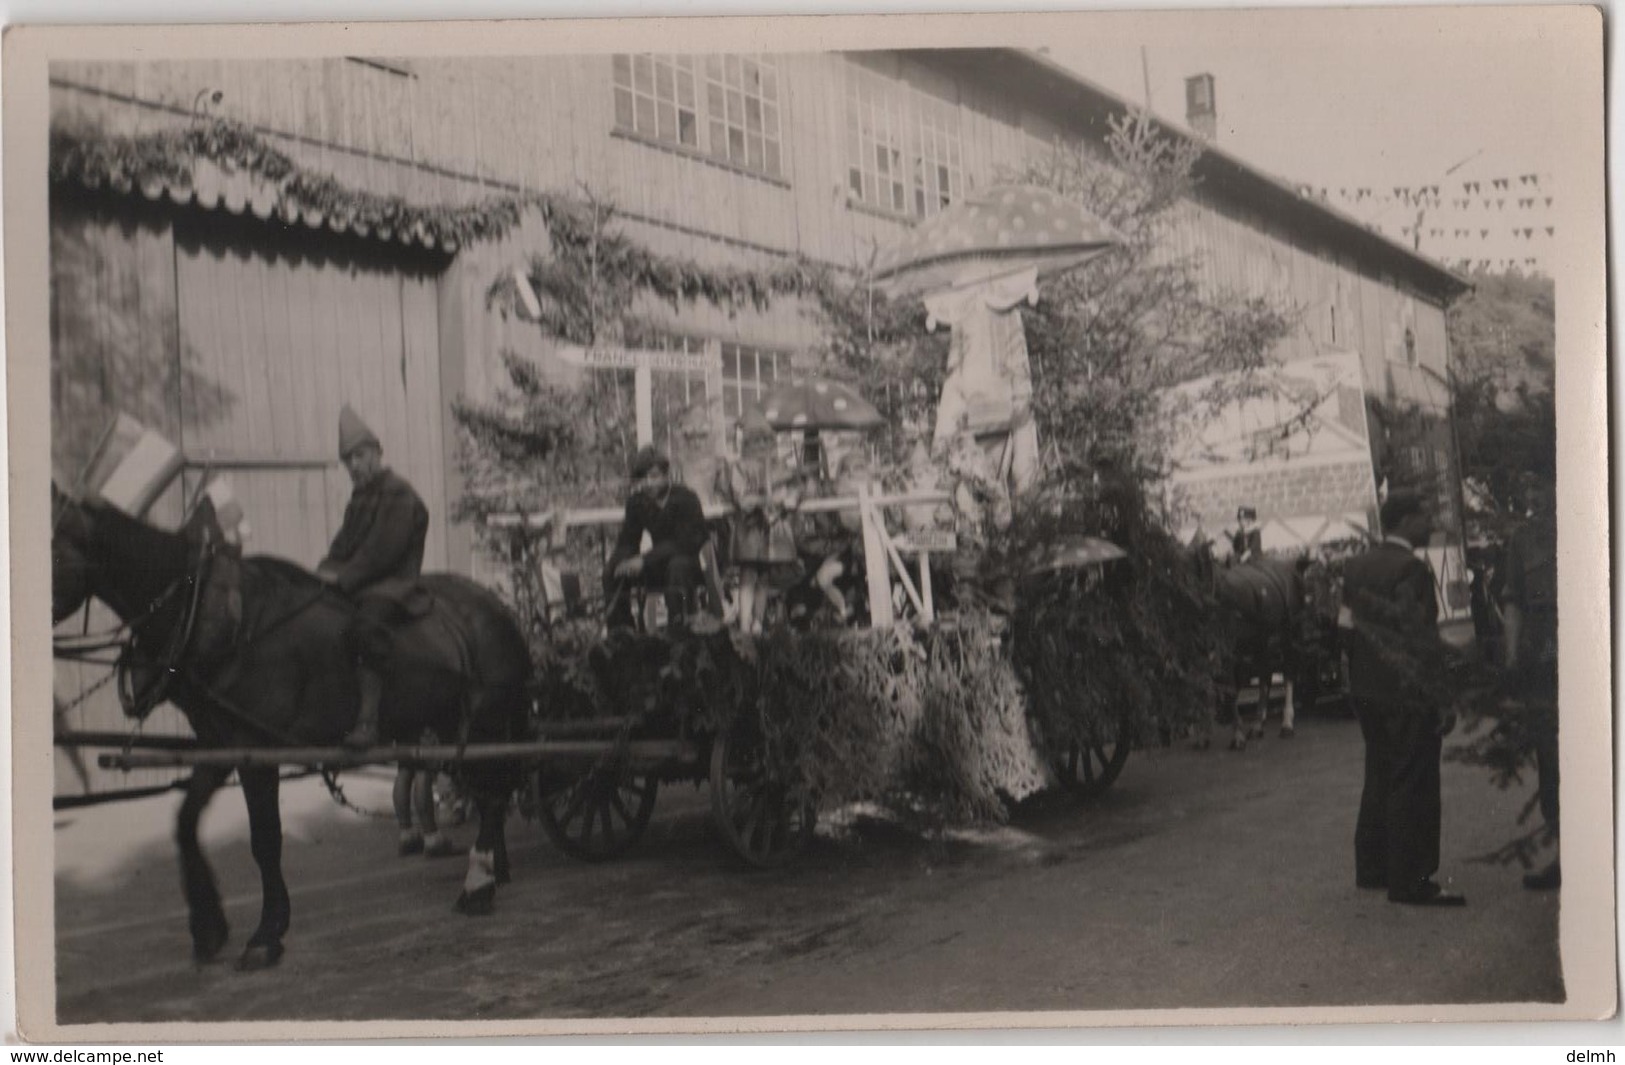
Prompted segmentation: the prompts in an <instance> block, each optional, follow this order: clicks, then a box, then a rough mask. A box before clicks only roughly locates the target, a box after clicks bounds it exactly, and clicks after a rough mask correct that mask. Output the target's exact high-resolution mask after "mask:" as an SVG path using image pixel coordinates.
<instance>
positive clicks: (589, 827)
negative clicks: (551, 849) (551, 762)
mask: <svg viewBox="0 0 1625 1065" xmlns="http://www.w3.org/2000/svg"><path fill="white" fill-rule="evenodd" d="M535 782H536V813H537V816H538V817H540V818H541V822H542V830H543V831H544V832H546V833H547V838H548V839H550V840H552V841H553V845H554V846H556V847H558V849H559V850H561V851H563V852H564V853H566V854H568V855H570V856H571V857H572V858H580V859H581V860H583V861H588V862H602V861H608V860H609V859H611V858H615V857H618V856H620V855H621V854H624V853H625V852H626V850H627V848H629V847H631V846H632V844H634V843H636V842H637V841H638V837H640V836H642V835H643V830H644V829H646V828H648V827H649V818H650V817H651V816H653V814H654V809H655V794H656V793H657V792H658V791H659V790H660V781H659V780H657V779H655V778H654V777H648V776H645V777H638V776H630V775H622V774H619V773H616V772H615V771H614V770H612V769H594V770H590V771H588V772H587V773H584V774H583V775H581V776H579V777H576V778H574V779H572V780H561V779H559V778H557V777H554V778H551V779H550V778H549V777H548V774H547V773H546V772H545V771H539V772H537V774H536V777H535Z"/></svg>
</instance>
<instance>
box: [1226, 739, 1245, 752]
mask: <svg viewBox="0 0 1625 1065" xmlns="http://www.w3.org/2000/svg"><path fill="white" fill-rule="evenodd" d="M1230 749H1231V750H1232V751H1245V750H1246V749H1247V741H1246V740H1239V739H1238V740H1231V741H1230Z"/></svg>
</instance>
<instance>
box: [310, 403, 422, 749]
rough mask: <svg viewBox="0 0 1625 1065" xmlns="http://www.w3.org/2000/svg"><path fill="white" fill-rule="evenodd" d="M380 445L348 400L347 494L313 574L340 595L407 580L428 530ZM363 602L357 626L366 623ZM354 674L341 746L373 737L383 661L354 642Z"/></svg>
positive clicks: (344, 418)
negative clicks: (356, 692) (356, 699)
mask: <svg viewBox="0 0 1625 1065" xmlns="http://www.w3.org/2000/svg"><path fill="white" fill-rule="evenodd" d="M383 456H384V449H383V445H382V444H380V443H379V441H378V437H377V435H376V434H374V433H373V431H372V430H371V429H369V428H367V424H366V422H364V421H362V420H361V416H360V415H358V414H357V413H356V412H355V411H354V410H353V409H351V407H350V405H349V404H345V405H344V408H343V410H341V411H340V412H339V458H340V459H341V460H343V462H344V468H345V469H346V470H347V471H348V472H349V474H350V482H351V485H352V488H353V490H352V492H351V494H350V502H349V504H348V505H347V506H346V507H345V508H344V521H343V523H342V524H341V525H340V526H339V531H338V534H337V535H335V536H334V537H333V543H332V546H331V547H329V548H328V551H327V557H326V558H324V559H323V560H322V561H321V563H320V565H318V566H317V567H316V575H317V576H318V577H320V578H321V579H323V580H324V581H327V582H328V583H330V584H332V585H333V586H334V587H336V588H338V589H339V590H340V591H342V592H343V593H344V594H346V595H348V596H351V597H355V596H359V595H360V594H361V593H362V592H364V591H366V590H367V589H368V588H372V587H375V586H377V585H379V584H381V583H383V582H384V581H389V580H396V579H409V578H413V577H416V576H418V574H419V573H420V572H422V569H423V543H424V540H425V539H426V538H427V537H428V533H429V511H428V508H427V507H425V506H424V505H423V500H422V499H421V498H420V497H419V496H418V494H417V492H416V490H414V489H413V488H412V486H411V485H410V484H408V483H407V482H406V480H405V478H403V477H401V476H399V475H398V474H396V473H395V472H394V471H392V470H390V469H389V468H388V467H387V466H385V465H384V457H383ZM366 613H367V612H366V607H365V606H363V615H364V617H363V618H362V620H361V623H362V624H366V623H367V622H368V620H369V619H368V618H367V617H366V616H365V615H366ZM357 643H358V645H359V646H358V651H359V652H360V653H358V655H357V663H356V673H357V676H358V677H359V679H360V685H361V709H360V712H359V713H358V715H357V717H356V722H355V727H354V728H353V729H352V730H351V732H350V734H349V735H348V736H347V737H345V740H344V742H345V745H346V746H350V747H356V748H362V747H371V746H373V745H375V744H376V743H377V742H378V703H379V700H380V699H381V698H382V697H383V689H384V679H383V674H382V672H381V669H382V663H381V662H379V661H375V660H374V656H373V655H370V654H368V653H366V651H365V648H366V647H367V646H368V642H367V641H364V640H362V641H357Z"/></svg>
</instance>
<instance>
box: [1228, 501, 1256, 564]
mask: <svg viewBox="0 0 1625 1065" xmlns="http://www.w3.org/2000/svg"><path fill="white" fill-rule="evenodd" d="M1263 535H1264V534H1263V530H1261V529H1259V527H1258V511H1257V510H1255V509H1254V508H1252V507H1248V506H1243V507H1238V508H1237V509H1236V532H1235V535H1234V536H1233V537H1231V540H1230V550H1231V558H1232V559H1233V560H1234V561H1236V562H1238V563H1240V562H1248V561H1251V560H1252V559H1255V558H1258V557H1260V556H1261V555H1262V554H1263V551H1264V539H1263Z"/></svg>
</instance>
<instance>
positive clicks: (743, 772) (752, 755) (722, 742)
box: [711, 728, 818, 868]
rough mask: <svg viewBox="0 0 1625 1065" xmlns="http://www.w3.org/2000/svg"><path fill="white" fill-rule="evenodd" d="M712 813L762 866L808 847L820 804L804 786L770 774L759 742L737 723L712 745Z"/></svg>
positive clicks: (732, 842)
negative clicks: (772, 776)
mask: <svg viewBox="0 0 1625 1065" xmlns="http://www.w3.org/2000/svg"><path fill="white" fill-rule="evenodd" d="M711 816H712V820H713V821H715V822H716V826H717V829H718V831H720V832H721V833H722V837H723V838H724V839H726V840H727V841H728V845H729V846H730V847H732V848H733V849H734V851H735V852H736V853H737V854H738V855H739V856H740V857H741V858H743V859H745V861H746V862H748V863H749V864H751V865H753V866H757V867H760V868H766V867H770V866H776V865H782V864H783V863H785V862H787V861H789V860H790V859H791V858H793V857H795V855H796V854H797V853H799V852H800V851H801V850H802V849H803V848H804V847H806V845H807V843H808V841H810V840H811V839H812V835H813V825H814V824H815V823H816V822H817V819H818V806H817V804H816V803H815V802H814V800H813V798H812V796H810V795H808V794H806V793H805V792H804V791H799V790H798V789H792V788H791V787H789V786H787V785H785V784H784V783H783V782H782V781H778V780H772V779H770V778H769V777H768V775H767V770H766V767H765V766H764V765H763V753H762V749H761V745H760V743H759V742H757V740H756V738H755V736H754V735H753V734H752V733H751V732H749V731H746V730H742V729H738V728H735V729H731V730H729V731H728V732H727V733H725V734H723V735H721V736H718V737H717V740H716V742H715V743H713V744H712V745H711Z"/></svg>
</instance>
